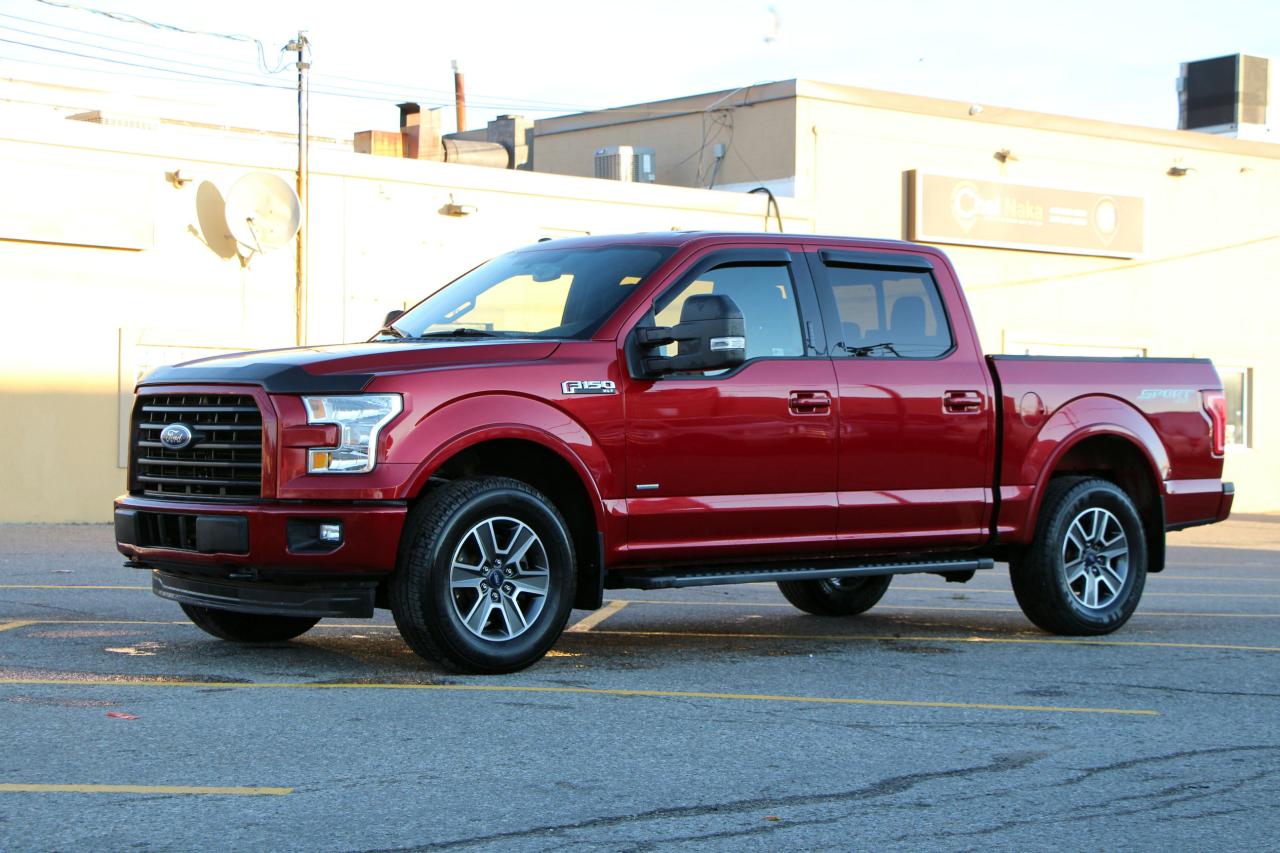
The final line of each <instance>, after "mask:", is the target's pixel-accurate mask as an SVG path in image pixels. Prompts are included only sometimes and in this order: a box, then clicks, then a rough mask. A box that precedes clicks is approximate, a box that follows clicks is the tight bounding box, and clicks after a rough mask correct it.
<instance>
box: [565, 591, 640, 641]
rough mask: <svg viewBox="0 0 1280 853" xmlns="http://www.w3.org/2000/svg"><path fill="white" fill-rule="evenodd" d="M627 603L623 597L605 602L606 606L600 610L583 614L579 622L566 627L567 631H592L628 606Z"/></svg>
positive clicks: (575, 632)
mask: <svg viewBox="0 0 1280 853" xmlns="http://www.w3.org/2000/svg"><path fill="white" fill-rule="evenodd" d="M627 604H628V602H627V600H626V599H623V598H614V599H611V600H610V601H609V602H607V603H606V604H605V606H604V607H601V608H600V609H599V610H597V611H595V612H594V613H588V614H587V615H586V616H583V617H582V618H581V619H579V620H578V621H577V622H575V623H573V624H572V625H570V626H569V627H568V628H566V629H565V633H573V634H583V633H586V632H587V631H590V630H591V629H592V628H594V627H596V626H597V625H599V624H600V623H601V622H603V621H604V620H606V619H608V618H609V617H610V616H612V615H613V614H615V613H617V612H618V611H619V610H621V609H622V608H624V607H626V606H627Z"/></svg>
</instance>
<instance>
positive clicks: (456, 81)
mask: <svg viewBox="0 0 1280 853" xmlns="http://www.w3.org/2000/svg"><path fill="white" fill-rule="evenodd" d="M453 110H454V116H455V118H456V119H457V120H458V133H462V131H464V130H466V129H467V90H466V86H465V85H464V84H463V82H462V72H461V71H459V70H458V60H456V59H455V60H453Z"/></svg>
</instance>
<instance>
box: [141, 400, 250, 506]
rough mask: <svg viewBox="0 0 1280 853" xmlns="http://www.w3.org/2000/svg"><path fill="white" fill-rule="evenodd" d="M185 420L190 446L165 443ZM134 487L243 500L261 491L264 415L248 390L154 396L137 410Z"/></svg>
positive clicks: (156, 493)
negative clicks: (168, 432) (172, 427)
mask: <svg viewBox="0 0 1280 853" xmlns="http://www.w3.org/2000/svg"><path fill="white" fill-rule="evenodd" d="M169 424H184V425H186V426H187V427H189V428H190V429H191V432H192V434H193V438H192V441H191V443H190V444H189V445H187V446H186V447H184V448H182V449H181V450H172V449H170V448H168V447H165V446H164V445H163V444H161V443H160V432H161V431H162V430H163V429H164V428H165V427H167V426H168V425H169ZM133 427H134V428H133V435H134V443H133V466H132V471H133V486H132V488H133V491H134V493H135V494H143V495H148V496H151V497H161V498H190V499H208V498H221V499H244V498H256V497H260V496H261V495H262V413H261V412H259V411H258V405H257V403H255V402H254V399H253V397H250V396H248V395H246V394H154V395H147V396H143V397H139V398H138V402H137V405H136V406H135V407H134V410H133Z"/></svg>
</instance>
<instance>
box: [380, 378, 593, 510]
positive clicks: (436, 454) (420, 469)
mask: <svg viewBox="0 0 1280 853" xmlns="http://www.w3.org/2000/svg"><path fill="white" fill-rule="evenodd" d="M495 408H496V409H497V410H498V411H501V412H502V414H503V416H504V418H503V420H502V421H495V420H494V418H493V416H494V413H495ZM508 419H510V420H508ZM499 439H518V440H523V441H528V442H531V443H533V444H537V445H540V446H542V447H545V448H546V449H547V450H550V451H551V452H552V453H555V454H556V455H557V456H559V457H560V458H561V459H563V460H564V461H565V462H566V463H568V465H569V467H570V468H572V469H573V471H574V473H575V474H576V475H577V477H578V481H579V483H581V485H582V487H583V489H584V490H585V491H586V493H587V497H588V503H590V504H591V509H592V513H593V514H594V516H595V521H596V529H597V530H598V531H606V514H605V508H604V507H605V504H604V498H603V496H602V494H601V489H600V484H601V483H604V484H606V487H607V484H609V483H611V482H613V478H614V472H613V466H612V465H611V464H610V462H609V459H608V456H607V454H606V453H605V452H604V450H603V448H601V446H600V444H599V443H598V442H597V441H596V440H595V438H594V437H593V436H592V435H591V433H590V432H589V431H588V430H587V429H586V428H585V427H584V426H583V425H582V424H581V423H580V422H579V421H577V420H575V419H574V418H573V417H572V416H571V415H570V414H569V413H567V412H565V411H564V410H563V409H558V408H556V407H554V406H551V405H549V404H547V403H544V402H541V401H538V400H534V399H532V398H529V397H524V396H520V395H515V394H477V395H473V396H469V397H464V398H460V399H455V400H451V401H449V402H447V403H444V404H443V405H441V406H438V407H436V408H435V409H433V410H432V411H431V412H429V413H428V414H426V415H424V416H423V417H422V418H421V419H419V421H418V422H417V423H416V424H415V425H414V429H413V431H412V432H411V433H410V434H409V435H408V436H407V437H406V438H405V439H404V440H403V441H402V443H401V445H402V446H401V447H398V448H397V453H404V454H405V455H407V456H409V457H410V458H414V457H416V458H419V459H421V460H422V461H421V462H419V463H418V465H417V467H416V469H415V470H414V473H413V475H412V476H411V477H410V478H409V480H408V482H407V485H406V493H405V497H410V498H412V497H417V496H418V495H420V494H421V493H422V490H423V489H424V488H425V487H426V485H427V482H428V481H429V480H430V479H431V477H432V475H433V474H434V473H435V472H436V471H438V470H439V469H440V466H442V465H443V464H444V463H445V462H446V461H448V460H449V459H451V458H453V457H454V456H455V455H457V454H458V453H460V452H462V451H464V450H466V449H467V448H469V447H474V446H475V445H478V444H482V443H484V442H486V441H494V440H499Z"/></svg>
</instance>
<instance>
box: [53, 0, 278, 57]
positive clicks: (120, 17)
mask: <svg viewBox="0 0 1280 853" xmlns="http://www.w3.org/2000/svg"><path fill="white" fill-rule="evenodd" d="M36 2H37V3H43V4H44V5H46V6H53V7H55V8H58V9H74V10H76V11H78V12H89V13H90V14H93V15H101V16H102V17H104V18H110V19H111V20H113V21H119V22H121V23H125V24H141V25H142V26H145V27H150V28H151V29H154V30H164V31H167V32H174V33H184V34H186V35H193V36H208V37H210V38H219V39H226V40H228V41H240V42H249V43H251V44H254V45H256V46H257V48H258V66H259V67H260V68H261V69H262V70H263V71H265V72H266V73H268V74H277V73H279V72H281V71H283V70H284V69H285V68H286V67H287V66H288V64H289V63H288V60H282V61H279V62H277V65H276V67H275V68H274V69H273V68H271V67H270V66H269V65H267V49H266V46H265V45H264V44H263V43H262V41H261V40H260V39H256V38H254V37H253V36H246V35H241V34H238V33H211V32H207V31H204V30H189V29H187V28H186V27H179V26H177V25H175V24H164V23H159V22H157V21H148V20H147V19H145V18H139V17H138V16H137V15H130V14H127V13H125V12H109V11H106V10H104V9H92V8H90V7H88V6H77V5H76V4H74V3H60V2H58V0H36ZM283 52H284V51H283V50H282V51H281V53H283ZM277 58H279V57H277Z"/></svg>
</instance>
